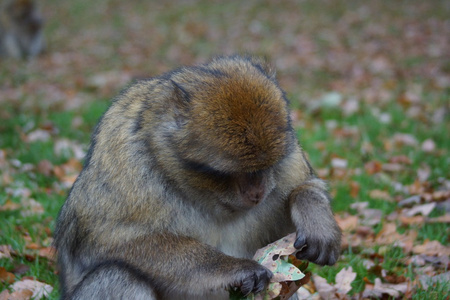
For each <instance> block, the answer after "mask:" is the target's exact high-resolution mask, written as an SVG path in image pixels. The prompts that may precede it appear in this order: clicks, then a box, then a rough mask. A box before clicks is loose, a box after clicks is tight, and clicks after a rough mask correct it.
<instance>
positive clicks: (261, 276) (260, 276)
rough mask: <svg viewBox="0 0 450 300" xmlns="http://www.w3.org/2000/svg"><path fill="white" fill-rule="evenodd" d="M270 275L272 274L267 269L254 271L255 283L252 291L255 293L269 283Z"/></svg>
mask: <svg viewBox="0 0 450 300" xmlns="http://www.w3.org/2000/svg"><path fill="white" fill-rule="evenodd" d="M272 276H273V274H272V272H270V271H269V270H263V272H261V273H256V283H255V286H254V288H253V293H255V294H257V293H259V292H261V291H262V290H263V289H264V288H265V287H266V286H267V285H268V284H269V281H270V278H272Z"/></svg>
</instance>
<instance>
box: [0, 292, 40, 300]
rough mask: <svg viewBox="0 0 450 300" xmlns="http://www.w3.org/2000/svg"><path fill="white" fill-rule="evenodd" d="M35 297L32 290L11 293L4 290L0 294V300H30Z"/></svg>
mask: <svg viewBox="0 0 450 300" xmlns="http://www.w3.org/2000/svg"><path fill="white" fill-rule="evenodd" d="M32 296H33V292H32V291H30V290H20V291H15V292H12V293H10V292H9V291H8V290H4V291H3V292H2V293H1V294H0V300H29V299H31V297H32Z"/></svg>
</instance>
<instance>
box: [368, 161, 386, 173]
mask: <svg viewBox="0 0 450 300" xmlns="http://www.w3.org/2000/svg"><path fill="white" fill-rule="evenodd" d="M382 169H383V165H382V164H381V162H379V161H369V162H368V163H366V164H365V165H364V170H366V172H367V174H369V175H372V174H375V173H379V172H381V171H382Z"/></svg>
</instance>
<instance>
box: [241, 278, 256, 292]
mask: <svg viewBox="0 0 450 300" xmlns="http://www.w3.org/2000/svg"><path fill="white" fill-rule="evenodd" d="M255 279H256V276H255V274H253V275H252V276H250V277H247V278H245V279H244V280H243V281H242V284H241V287H240V289H241V292H242V294H243V295H244V296H248V294H250V293H251V292H252V291H253V287H254V285H255Z"/></svg>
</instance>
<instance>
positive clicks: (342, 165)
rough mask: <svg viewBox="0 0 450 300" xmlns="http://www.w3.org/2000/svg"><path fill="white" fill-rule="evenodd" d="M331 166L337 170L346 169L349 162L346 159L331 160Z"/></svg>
mask: <svg viewBox="0 0 450 300" xmlns="http://www.w3.org/2000/svg"><path fill="white" fill-rule="evenodd" d="M331 166H332V167H333V168H337V169H346V168H347V166H348V162H347V160H346V159H343V158H337V157H335V158H333V159H331Z"/></svg>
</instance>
